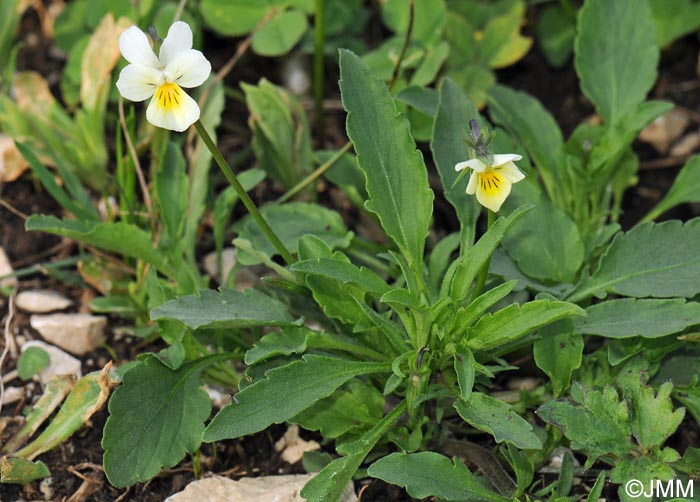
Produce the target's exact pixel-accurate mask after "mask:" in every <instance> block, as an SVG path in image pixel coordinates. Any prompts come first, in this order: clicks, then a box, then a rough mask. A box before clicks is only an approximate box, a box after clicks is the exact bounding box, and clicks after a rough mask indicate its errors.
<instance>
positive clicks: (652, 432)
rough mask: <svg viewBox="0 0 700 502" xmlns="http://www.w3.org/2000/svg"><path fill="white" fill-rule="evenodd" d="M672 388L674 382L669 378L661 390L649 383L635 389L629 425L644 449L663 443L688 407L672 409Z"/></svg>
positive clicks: (674, 429)
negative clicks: (656, 390)
mask: <svg viewBox="0 0 700 502" xmlns="http://www.w3.org/2000/svg"><path fill="white" fill-rule="evenodd" d="M672 390H673V384H672V383H671V382H666V383H664V384H662V385H661V386H660V387H659V390H658V393H656V392H654V389H653V388H652V387H647V386H644V387H641V388H640V389H639V390H637V391H633V392H632V399H631V405H632V406H631V410H630V412H631V413H630V426H631V429H632V434H633V435H634V437H635V438H636V439H637V443H638V444H639V446H641V447H642V448H643V449H644V450H645V451H651V450H652V449H653V448H656V447H660V446H661V445H663V443H664V442H665V441H666V440H667V439H668V438H669V437H670V436H671V434H673V433H674V432H676V429H677V428H678V426H679V425H680V423H681V422H682V421H683V417H684V416H685V409H684V408H679V409H677V410H675V411H674V410H673V402H672V401H671V391H672Z"/></svg>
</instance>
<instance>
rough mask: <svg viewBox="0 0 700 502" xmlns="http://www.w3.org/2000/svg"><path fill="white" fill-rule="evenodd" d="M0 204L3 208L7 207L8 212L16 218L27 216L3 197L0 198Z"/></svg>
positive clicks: (25, 217)
mask: <svg viewBox="0 0 700 502" xmlns="http://www.w3.org/2000/svg"><path fill="white" fill-rule="evenodd" d="M0 206H2V207H4V208H5V209H7V210H8V211H9V212H11V213H12V214H14V215H15V216H17V217H18V218H21V219H23V220H26V219H27V218H29V216H28V215H26V214H24V213H23V212H22V211H20V210H19V209H17V208H16V207H14V206H13V205H12V204H10V203H9V202H7V201H6V200H5V199H0Z"/></svg>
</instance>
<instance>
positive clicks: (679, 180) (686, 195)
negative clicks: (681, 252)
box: [644, 4, 700, 221]
mask: <svg viewBox="0 0 700 502" xmlns="http://www.w3.org/2000/svg"><path fill="white" fill-rule="evenodd" d="M698 8H700V4H698ZM687 202H700V156H698V155H693V156H692V157H690V158H689V159H688V162H686V163H685V165H684V166H683V169H681V172H679V173H678V175H677V176H676V179H675V180H673V185H671V188H670V189H669V191H668V192H667V193H666V195H665V196H664V198H663V199H661V201H660V202H659V203H658V204H657V205H656V206H655V207H654V209H652V210H651V211H649V214H647V215H646V216H645V217H644V221H651V220H655V219H656V218H657V217H659V216H660V215H661V214H663V213H665V212H666V211H668V210H669V209H671V208H672V207H674V206H677V205H678V204H684V203H687Z"/></svg>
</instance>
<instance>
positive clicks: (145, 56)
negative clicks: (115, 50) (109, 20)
mask: <svg viewBox="0 0 700 502" xmlns="http://www.w3.org/2000/svg"><path fill="white" fill-rule="evenodd" d="M119 50H120V51H121V52H122V56H124V59H126V60H127V61H128V62H129V63H137V64H142V65H145V66H150V67H152V68H158V67H160V61H158V58H157V57H156V55H155V53H154V52H153V49H151V44H150V43H149V42H148V37H147V36H146V34H145V33H144V32H142V31H141V30H139V28H138V27H137V26H132V27H131V28H127V29H126V30H124V31H123V32H122V34H121V35H120V36H119Z"/></svg>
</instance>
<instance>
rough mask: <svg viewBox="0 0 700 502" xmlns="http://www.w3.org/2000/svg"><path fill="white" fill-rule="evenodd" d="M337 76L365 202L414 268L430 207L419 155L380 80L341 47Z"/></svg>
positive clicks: (417, 265) (418, 263) (419, 259)
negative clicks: (364, 188) (362, 176)
mask: <svg viewBox="0 0 700 502" xmlns="http://www.w3.org/2000/svg"><path fill="white" fill-rule="evenodd" d="M340 77H341V78H340V91H341V96H342V100H343V106H344V107H345V109H346V110H347V112H348V118H347V132H348V136H349V137H350V139H351V140H352V142H353V145H354V146H355V151H356V152H357V161H358V164H359V166H360V169H362V171H363V172H364V173H365V177H366V179H367V193H368V194H369V200H368V201H367V203H366V207H367V209H368V210H370V211H372V212H374V213H376V214H377V216H378V217H379V220H380V222H381V224H382V227H383V228H384V231H385V232H386V233H387V235H388V236H389V237H391V239H392V240H393V241H394V242H395V243H396V245H397V246H398V248H399V249H400V250H401V252H402V254H403V255H404V256H405V257H406V259H408V261H409V263H410V264H411V266H412V267H413V268H414V270H419V269H420V267H421V263H422V260H423V247H424V245H425V238H426V236H427V235H428V229H429V225H430V217H431V215H432V212H433V192H432V191H431V190H430V186H429V185H428V173H427V170H426V168H425V164H424V162H423V156H422V155H421V153H420V152H419V151H418V150H416V145H415V142H414V141H413V138H412V137H411V133H410V125H409V123H408V120H407V119H406V118H405V117H404V116H403V115H400V114H398V113H397V111H396V106H395V104H394V100H393V98H392V97H391V94H390V93H389V90H388V89H387V88H386V86H385V85H384V83H383V82H381V81H379V80H377V79H376V78H374V76H373V75H372V74H371V72H370V70H369V68H368V67H367V65H366V64H365V63H364V62H362V60H361V59H360V58H358V57H357V56H356V55H355V54H353V53H352V52H350V51H347V50H341V51H340Z"/></svg>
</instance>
